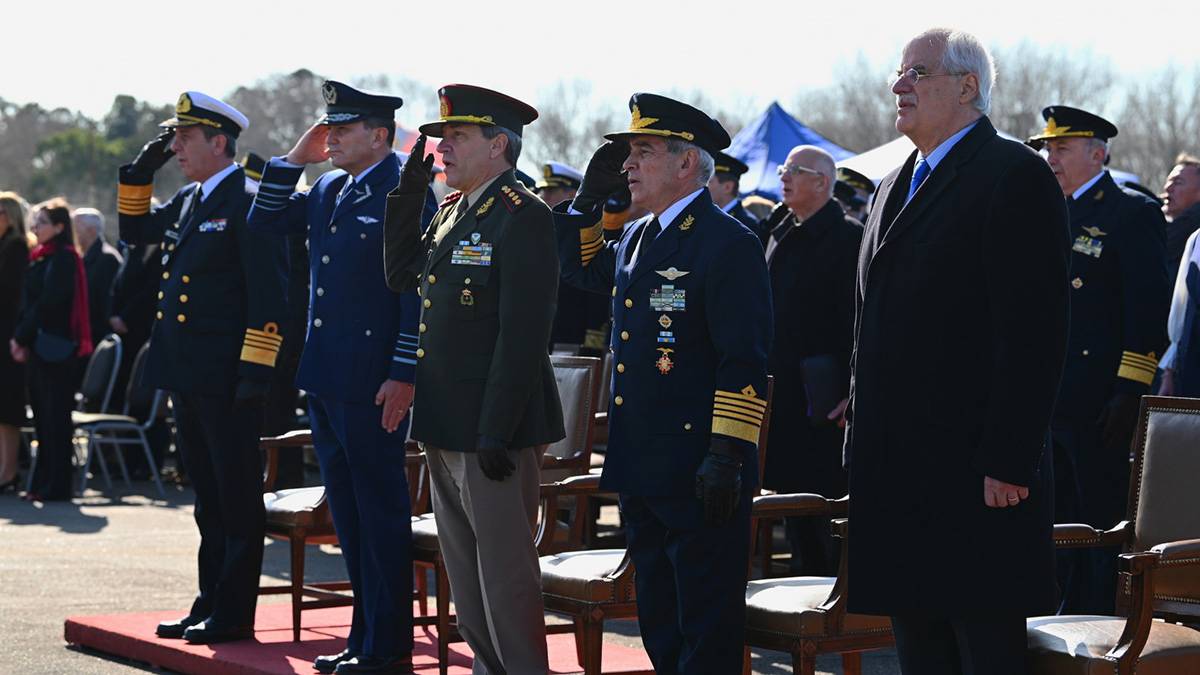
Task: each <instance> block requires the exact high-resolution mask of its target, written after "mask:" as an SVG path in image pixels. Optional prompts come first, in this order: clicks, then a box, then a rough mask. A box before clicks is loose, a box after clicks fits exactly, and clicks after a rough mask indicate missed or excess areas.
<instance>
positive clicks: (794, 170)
mask: <svg viewBox="0 0 1200 675" xmlns="http://www.w3.org/2000/svg"><path fill="white" fill-rule="evenodd" d="M775 173H777V174H779V177H780V178H783V175H784V174H786V173H790V174H792V175H793V176H799V175H800V174H802V173H811V174H812V175H814V176H820V175H822V174H821V172H820V171H814V170H812V169H810V168H808V167H806V166H795V165H792V164H780V165H779V167H778V168H776V169H775Z"/></svg>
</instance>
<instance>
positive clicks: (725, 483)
mask: <svg viewBox="0 0 1200 675" xmlns="http://www.w3.org/2000/svg"><path fill="white" fill-rule="evenodd" d="M741 493H742V453H741V452H739V451H738V449H737V447H736V446H734V444H733V441H730V440H728V439H725V438H721V437H717V436H714V437H713V439H712V443H711V444H710V446H709V450H708V455H707V456H705V458H704V461H703V462H702V463H701V464H700V469H699V470H697V471H696V497H697V498H698V499H699V500H700V503H701V505H702V506H703V507H704V522H705V523H706V524H707V525H709V526H710V527H718V526H720V525H724V524H725V523H727V522H729V519H730V518H732V517H733V512H734V511H736V510H737V504H738V498H739V497H741Z"/></svg>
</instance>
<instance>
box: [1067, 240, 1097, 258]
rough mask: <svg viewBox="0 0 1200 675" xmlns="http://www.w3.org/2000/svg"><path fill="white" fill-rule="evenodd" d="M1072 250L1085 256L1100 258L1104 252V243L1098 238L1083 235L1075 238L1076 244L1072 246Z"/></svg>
mask: <svg viewBox="0 0 1200 675" xmlns="http://www.w3.org/2000/svg"><path fill="white" fill-rule="evenodd" d="M1071 250H1072V251H1075V252H1076V253H1082V254H1083V255H1090V256H1092V257H1093V258H1099V257H1100V254H1101V253H1103V252H1104V242H1103V241H1101V240H1100V239H1097V238H1096V237H1089V236H1087V235H1086V234H1081V235H1079V236H1078V237H1075V243H1074V244H1072V245H1071Z"/></svg>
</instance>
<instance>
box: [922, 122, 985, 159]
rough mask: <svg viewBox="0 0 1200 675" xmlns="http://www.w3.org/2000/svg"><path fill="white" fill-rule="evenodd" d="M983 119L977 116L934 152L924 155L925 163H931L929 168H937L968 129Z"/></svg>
mask: <svg viewBox="0 0 1200 675" xmlns="http://www.w3.org/2000/svg"><path fill="white" fill-rule="evenodd" d="M981 119H983V118H982V117H980V118H977V119H976V120H975V121H974V122H971V123H970V124H968V125H967V126H965V127H963V128H962V129H959V130H958V132H957V133H955V134H954V135H953V136H951V137H950V138H947V139H946V140H944V141H942V143H941V145H939V146H937V147H936V148H934V149H933V152H931V153H929V156H928V157H922V159H924V160H925V163H926V164H928V165H929V170H930V171H933V170H934V169H936V168H937V165H938V164H941V163H942V160H943V159H945V158H946V155H948V154H950V151H951V150H953V149H954V146H955V145H957V144H958V142H959V141H961V140H962V138H963V136H966V135H967V132H968V131H970V130H972V129H974V128H975V125H976V124H979V120H981Z"/></svg>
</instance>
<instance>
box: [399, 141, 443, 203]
mask: <svg viewBox="0 0 1200 675" xmlns="http://www.w3.org/2000/svg"><path fill="white" fill-rule="evenodd" d="M431 180H433V155H432V154H430V155H426V154H425V134H421V135H420V136H418V137H417V141H416V143H413V147H412V152H411V153H409V155H408V159H406V160H404V166H403V167H402V168H401V169H400V184H399V185H398V186H396V189H395V190H393V191H392V194H416V193H419V194H425V190H426V189H427V188H428V187H429V181H431Z"/></svg>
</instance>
